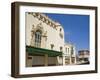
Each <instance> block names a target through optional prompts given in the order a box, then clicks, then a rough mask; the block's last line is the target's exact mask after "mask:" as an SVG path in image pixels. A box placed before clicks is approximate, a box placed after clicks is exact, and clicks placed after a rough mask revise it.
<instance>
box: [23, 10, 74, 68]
mask: <svg viewBox="0 0 100 80" xmlns="http://www.w3.org/2000/svg"><path fill="white" fill-rule="evenodd" d="M25 23H26V24H25V26H26V29H25V30H26V33H25V35H26V36H25V40H26V43H25V44H26V67H34V66H56V65H68V64H75V63H76V52H75V46H74V45H72V44H70V43H66V42H65V39H64V29H63V27H62V25H61V24H60V23H58V22H56V21H54V20H52V19H50V18H49V17H48V16H47V15H46V14H42V13H33V12H26V13H25Z"/></svg>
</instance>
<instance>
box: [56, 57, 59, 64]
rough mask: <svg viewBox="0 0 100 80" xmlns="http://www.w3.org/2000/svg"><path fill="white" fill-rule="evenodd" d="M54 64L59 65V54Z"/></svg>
mask: <svg viewBox="0 0 100 80" xmlns="http://www.w3.org/2000/svg"><path fill="white" fill-rule="evenodd" d="M56 65H59V56H57V57H56Z"/></svg>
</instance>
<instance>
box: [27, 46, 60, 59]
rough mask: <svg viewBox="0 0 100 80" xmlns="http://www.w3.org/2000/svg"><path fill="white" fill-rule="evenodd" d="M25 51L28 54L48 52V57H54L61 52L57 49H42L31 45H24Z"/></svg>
mask: <svg viewBox="0 0 100 80" xmlns="http://www.w3.org/2000/svg"><path fill="white" fill-rule="evenodd" d="M26 52H28V54H30V55H40V56H42V55H45V54H48V56H50V57H56V56H61V55H62V52H59V51H54V50H48V49H43V48H36V47H32V46H26Z"/></svg>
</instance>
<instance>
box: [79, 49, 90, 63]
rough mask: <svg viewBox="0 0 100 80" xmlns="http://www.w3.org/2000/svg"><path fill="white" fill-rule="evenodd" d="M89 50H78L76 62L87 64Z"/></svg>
mask: <svg viewBox="0 0 100 80" xmlns="http://www.w3.org/2000/svg"><path fill="white" fill-rule="evenodd" d="M89 56H90V53H89V50H80V51H78V63H79V64H89Z"/></svg>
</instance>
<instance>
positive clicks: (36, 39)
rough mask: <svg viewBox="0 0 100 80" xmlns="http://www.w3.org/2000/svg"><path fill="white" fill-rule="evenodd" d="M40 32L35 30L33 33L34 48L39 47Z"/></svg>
mask: <svg viewBox="0 0 100 80" xmlns="http://www.w3.org/2000/svg"><path fill="white" fill-rule="evenodd" d="M41 36H42V34H41V31H40V30H37V31H36V32H35V47H41Z"/></svg>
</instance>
